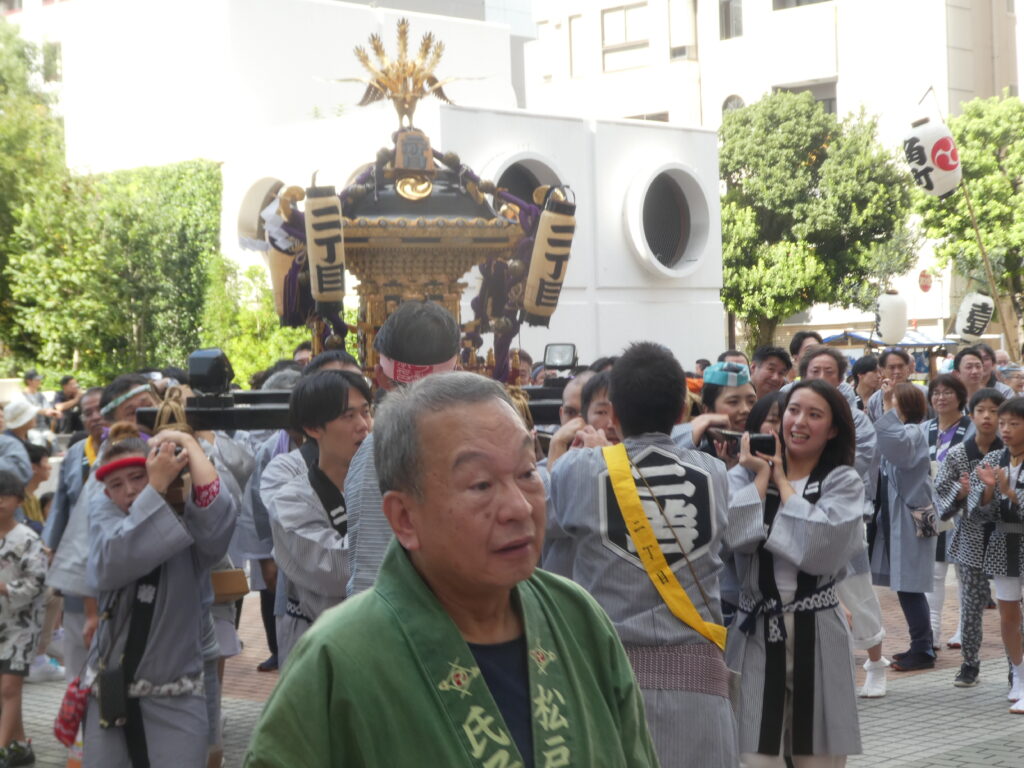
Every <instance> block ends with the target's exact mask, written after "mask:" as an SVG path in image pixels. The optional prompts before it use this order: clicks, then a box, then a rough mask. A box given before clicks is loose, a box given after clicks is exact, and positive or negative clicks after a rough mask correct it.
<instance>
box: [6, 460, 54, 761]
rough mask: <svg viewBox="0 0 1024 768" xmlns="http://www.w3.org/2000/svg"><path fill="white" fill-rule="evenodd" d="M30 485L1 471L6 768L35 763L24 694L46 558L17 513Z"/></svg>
mask: <svg viewBox="0 0 1024 768" xmlns="http://www.w3.org/2000/svg"><path fill="white" fill-rule="evenodd" d="M24 497H25V485H24V484H23V483H22V482H21V480H20V479H18V477H17V476H16V475H14V474H13V473H11V472H5V471H0V691H2V694H3V708H2V709H0V768H7V767H8V766H18V765H30V764H32V763H33V762H35V755H34V754H33V753H32V744H31V743H30V742H29V741H28V740H27V739H26V738H25V726H24V723H23V722H22V718H21V690H22V685H23V684H24V681H25V676H26V675H28V670H29V664H30V663H31V661H32V657H33V655H34V651H35V647H36V642H37V641H38V639H39V630H40V625H41V623H42V615H41V610H42V602H41V600H40V597H41V595H42V594H43V588H44V583H43V582H44V579H45V578H46V566H47V560H46V553H45V551H44V550H43V545H42V542H41V541H40V540H39V536H38V535H37V534H36V533H35V531H33V530H32V529H31V528H29V527H28V526H27V525H24V524H22V523H19V522H18V521H17V520H16V519H15V517H14V511H15V510H16V509H17V508H18V507H19V506H20V505H21V503H22V500H23V499H24Z"/></svg>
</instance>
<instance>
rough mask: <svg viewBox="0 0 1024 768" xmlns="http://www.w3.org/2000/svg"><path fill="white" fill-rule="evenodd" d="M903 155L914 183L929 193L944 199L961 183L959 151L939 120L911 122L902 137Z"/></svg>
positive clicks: (926, 119)
mask: <svg viewBox="0 0 1024 768" xmlns="http://www.w3.org/2000/svg"><path fill="white" fill-rule="evenodd" d="M903 156H904V157H905V158H906V159H907V163H908V164H909V165H910V172H911V173H912V174H913V175H914V183H915V184H917V186H918V187H920V188H921V189H923V190H924V191H925V192H927V193H928V194H929V195H935V196H936V197H939V198H945V197H948V196H949V195H951V194H953V193H954V192H955V191H956V188H957V187H958V186H959V185H960V179H961V178H963V169H962V168H961V167H960V154H959V152H958V151H957V148H956V142H955V141H953V135H952V134H951V133H950V132H949V129H948V128H947V127H946V126H945V124H944V123H942V122H941V121H938V120H932V119H931V118H928V117H925V118H922V119H920V120H918V121H916V122H914V123H913V124H911V131H910V134H908V135H907V137H906V138H904V140H903Z"/></svg>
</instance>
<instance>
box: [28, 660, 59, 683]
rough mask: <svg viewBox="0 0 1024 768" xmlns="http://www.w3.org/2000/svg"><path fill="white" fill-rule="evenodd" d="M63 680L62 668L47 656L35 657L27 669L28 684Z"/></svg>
mask: <svg viewBox="0 0 1024 768" xmlns="http://www.w3.org/2000/svg"><path fill="white" fill-rule="evenodd" d="M63 679H64V667H62V666H61V665H60V664H59V663H57V662H56V661H54V660H53V659H51V658H49V657H48V656H42V655H41V656H36V657H35V659H33V660H32V664H30V665H29V668H28V678H27V680H28V682H30V683H52V682H54V681H56V680H63Z"/></svg>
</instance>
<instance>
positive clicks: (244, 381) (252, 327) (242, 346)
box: [200, 254, 309, 388]
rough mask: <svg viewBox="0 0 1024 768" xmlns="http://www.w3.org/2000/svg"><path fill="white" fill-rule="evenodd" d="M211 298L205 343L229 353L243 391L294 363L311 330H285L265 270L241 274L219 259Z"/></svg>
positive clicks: (210, 286) (256, 268)
mask: <svg viewBox="0 0 1024 768" xmlns="http://www.w3.org/2000/svg"><path fill="white" fill-rule="evenodd" d="M206 295H207V300H206V309H205V311H204V312H203V327H202V333H201V334H200V337H201V341H202V344H203V346H204V347H220V348H221V349H223V350H224V352H225V353H226V354H227V356H228V359H229V360H230V361H231V367H232V368H233V369H234V371H235V382H236V383H237V384H239V385H241V386H242V387H246V388H248V386H249V379H250V378H251V377H252V375H253V374H254V373H256V372H258V371H261V370H263V369H264V368H268V367H269V366H271V365H273V364H274V363H275V362H277V361H278V360H281V359H288V360H290V359H291V357H292V351H293V350H294V349H295V347H296V346H297V345H298V344H299V343H300V342H303V341H307V340H308V339H309V331H308V330H307V329H306V328H282V327H280V324H279V322H278V319H277V313H276V312H275V311H274V296H273V293H272V292H271V289H270V276H269V275H268V274H267V271H266V269H264V268H263V267H262V266H252V267H249V268H248V269H245V270H240V269H239V267H238V265H237V264H235V263H234V262H232V261H230V260H229V259H227V258H225V257H224V256H221V255H220V254H218V255H217V256H215V257H214V258H213V259H212V260H211V261H210V271H209V283H208V288H207V294H206Z"/></svg>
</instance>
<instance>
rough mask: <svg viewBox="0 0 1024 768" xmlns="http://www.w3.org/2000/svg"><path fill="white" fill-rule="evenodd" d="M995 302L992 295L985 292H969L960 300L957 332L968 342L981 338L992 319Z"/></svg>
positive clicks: (971, 342)
mask: <svg viewBox="0 0 1024 768" xmlns="http://www.w3.org/2000/svg"><path fill="white" fill-rule="evenodd" d="M994 311H995V302H994V301H992V297H991V296H986V295H985V294H983V293H968V294H967V295H966V296H964V300H963V301H962V302H960V311H959V312H957V313H956V332H957V333H959V334H960V338H961V339H963V340H964V341H966V342H967V343H968V344H974V343H975V342H977V341H980V340H981V336H982V334H983V333H985V330H986V329H987V328H988V324H989V323H990V322H991V321H992V313H993V312H994Z"/></svg>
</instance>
